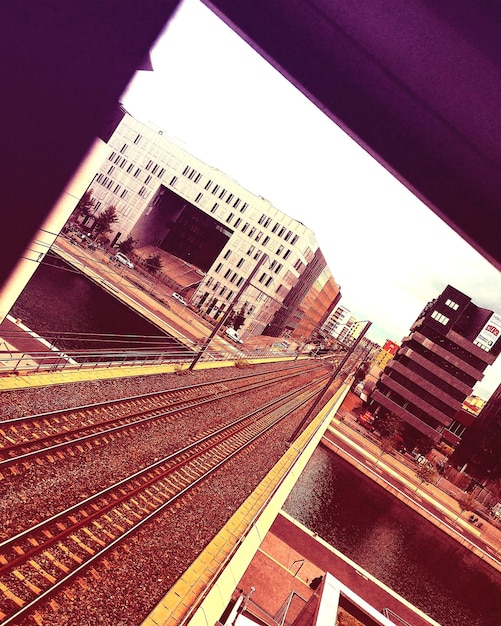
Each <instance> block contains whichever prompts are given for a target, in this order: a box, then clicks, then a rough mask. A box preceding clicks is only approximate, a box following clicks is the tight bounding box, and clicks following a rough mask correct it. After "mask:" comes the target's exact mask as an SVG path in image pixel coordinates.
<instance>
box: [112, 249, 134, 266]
mask: <svg viewBox="0 0 501 626" xmlns="http://www.w3.org/2000/svg"><path fill="white" fill-rule="evenodd" d="M111 260H112V261H118V263H121V264H122V265H125V266H126V267H128V268H130V269H131V270H133V269H134V263H132V261H131V260H130V259H129V258H128V257H126V256H125V254H123V253H122V252H117V253H116V254H115V256H112V257H111Z"/></svg>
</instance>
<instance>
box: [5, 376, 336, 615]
mask: <svg viewBox="0 0 501 626" xmlns="http://www.w3.org/2000/svg"><path fill="white" fill-rule="evenodd" d="M324 378H325V377H323V376H322V377H320V378H318V379H315V380H313V381H309V382H308V383H306V384H305V385H302V386H301V387H300V388H298V389H295V390H293V391H289V392H287V393H285V394H283V395H281V396H280V397H278V398H276V399H274V400H272V401H270V402H267V403H266V404H265V405H263V406H261V407H259V408H256V409H254V410H252V411H250V412H248V413H247V414H245V415H244V416H242V417H238V418H236V419H232V420H230V421H229V422H228V423H226V424H224V425H222V426H220V427H217V428H215V429H213V430H212V431H211V432H208V433H206V434H204V435H203V436H201V437H199V438H198V439H197V440H196V441H192V442H191V443H189V444H187V445H186V446H184V447H182V448H181V449H178V450H177V451H176V452H174V453H171V454H169V455H168V456H165V457H164V458H162V459H160V460H158V461H155V462H154V463H152V464H151V465H149V466H148V467H145V468H144V469H141V470H140V471H137V472H135V473H133V474H132V475H130V476H128V477H127V478H125V479H122V480H120V481H119V482H117V483H115V484H113V485H110V486H109V487H107V488H105V489H103V490H101V491H99V492H97V493H95V494H93V495H91V496H89V497H86V498H85V499H83V500H81V501H79V502H78V503H76V504H74V505H72V506H70V507H68V508H67V509H65V510H63V511H60V512H59V513H57V514H55V515H53V516H52V517H50V518H48V519H45V520H43V521H41V522H39V523H36V524H35V525H33V526H32V527H30V528H27V529H25V530H24V531H22V532H20V533H18V534H17V535H15V536H13V537H10V538H9V539H7V540H5V541H3V542H2V543H0V598H1V600H2V601H1V602H0V624H1V626H7V625H9V624H17V623H19V622H18V620H19V619H20V618H21V617H23V616H26V615H27V614H28V613H30V612H32V611H34V610H35V609H36V607H37V606H38V605H40V604H41V603H42V602H45V601H47V600H49V599H50V598H51V597H52V596H53V595H54V594H55V593H56V592H57V591H58V590H59V589H60V588H62V587H63V586H65V585H67V584H68V583H69V582H70V581H71V580H73V579H74V578H75V577H77V576H80V575H81V574H82V573H83V571H84V570H86V569H87V568H89V567H90V566H91V565H92V564H93V563H95V562H96V561H97V560H98V559H101V558H103V557H104V556H105V555H106V554H107V553H109V552H110V551H111V550H113V549H115V548H116V547H117V545H118V544H120V543H122V542H124V541H126V540H127V539H129V538H130V537H131V535H132V534H133V533H135V532H136V531H137V530H138V529H139V528H140V527H142V526H143V525H145V524H147V523H148V522H150V521H151V520H153V519H154V518H157V516H159V515H161V514H162V512H163V511H165V510H166V509H168V507H170V506H172V504H173V503H174V502H176V500H178V499H179V498H181V497H182V496H183V495H184V494H186V493H187V492H188V491H189V490H190V489H192V488H193V487H194V486H196V485H198V484H199V483H200V482H201V481H203V480H205V479H206V478H207V477H208V476H210V475H211V474H212V473H213V472H215V471H216V470H218V469H220V468H221V467H222V466H223V465H224V464H225V463H227V462H228V461H229V460H230V459H233V458H234V457H235V456H236V455H238V454H240V453H241V452H242V451H243V450H245V449H246V448H247V447H248V446H250V445H251V444H253V443H255V442H256V441H257V440H258V439H260V438H262V437H264V436H266V434H267V433H268V432H270V431H271V430H272V429H274V428H276V427H277V426H278V425H279V424H280V423H281V422H282V421H283V420H285V419H286V418H287V417H289V416H290V415H291V414H292V413H294V412H295V411H296V410H298V409H302V408H303V407H304V405H305V403H307V402H308V401H309V400H311V399H312V398H314V397H315V396H316V395H317V394H318V393H319V392H320V391H321V389H322V388H323V386H324Z"/></svg>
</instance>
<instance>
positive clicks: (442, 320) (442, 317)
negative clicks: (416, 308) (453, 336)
mask: <svg viewBox="0 0 501 626" xmlns="http://www.w3.org/2000/svg"><path fill="white" fill-rule="evenodd" d="M431 316H432V318H433V319H434V320H436V321H437V322H440V323H441V324H443V325H444V326H445V325H446V324H447V323H448V322H449V318H448V317H446V316H445V315H443V314H442V313H439V312H438V311H433V313H432V314H431Z"/></svg>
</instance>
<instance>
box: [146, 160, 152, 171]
mask: <svg viewBox="0 0 501 626" xmlns="http://www.w3.org/2000/svg"><path fill="white" fill-rule="evenodd" d="M152 165H153V161H151V160H150V161H148V165H147V166H146V167H145V169H146V170H148V172H149V171H150V168H151V166H152Z"/></svg>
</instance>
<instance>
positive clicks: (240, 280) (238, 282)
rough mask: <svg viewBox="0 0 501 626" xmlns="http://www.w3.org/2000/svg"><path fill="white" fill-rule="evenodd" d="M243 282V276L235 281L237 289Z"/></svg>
mask: <svg viewBox="0 0 501 626" xmlns="http://www.w3.org/2000/svg"><path fill="white" fill-rule="evenodd" d="M243 282H244V279H243V276H240V278H239V279H238V280H237V287H240V285H241V284H242V283H243Z"/></svg>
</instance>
